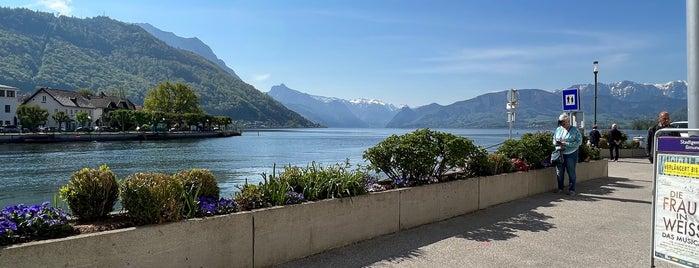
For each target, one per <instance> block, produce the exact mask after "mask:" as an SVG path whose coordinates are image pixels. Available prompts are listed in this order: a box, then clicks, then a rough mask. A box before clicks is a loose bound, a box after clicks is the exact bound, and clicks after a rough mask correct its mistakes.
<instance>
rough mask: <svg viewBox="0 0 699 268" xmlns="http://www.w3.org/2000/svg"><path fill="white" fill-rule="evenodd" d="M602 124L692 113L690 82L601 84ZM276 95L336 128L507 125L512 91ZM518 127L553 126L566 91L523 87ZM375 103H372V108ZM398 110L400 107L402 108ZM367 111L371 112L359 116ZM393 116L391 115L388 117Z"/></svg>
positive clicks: (590, 116) (584, 105)
mask: <svg viewBox="0 0 699 268" xmlns="http://www.w3.org/2000/svg"><path fill="white" fill-rule="evenodd" d="M597 87H598V88H597V123H598V125H601V126H602V127H601V128H608V126H611V124H612V123H619V124H622V125H623V124H629V123H630V122H632V121H634V120H641V121H645V122H649V121H655V120H656V118H657V114H658V113H659V112H660V111H663V110H667V111H670V112H671V114H672V115H673V118H674V119H676V120H680V119H686V118H687V100H686V98H687V83H686V82H685V81H672V82H668V83H664V84H641V83H636V82H632V81H621V82H616V83H610V84H604V83H598V84H597ZM567 88H578V89H579V92H580V98H581V100H580V104H581V114H583V116H584V118H585V122H586V123H587V124H588V128H589V126H590V124H591V123H592V122H593V121H594V110H595V108H594V102H595V101H594V85H591V84H579V85H572V86H569V87H567ZM268 94H269V95H270V96H272V97H273V98H275V99H276V100H278V101H279V102H281V103H283V104H284V105H286V106H287V107H288V108H289V109H291V110H294V111H296V112H297V113H299V114H301V115H303V116H305V117H306V118H308V119H309V120H311V121H314V122H317V123H321V124H324V125H327V126H332V127H362V126H371V127H389V128H424V127H429V128H507V127H508V126H509V123H508V122H507V112H508V110H507V109H506V103H507V102H508V99H507V94H508V91H507V90H505V91H501V92H493V93H486V94H483V95H480V96H477V97H475V98H472V99H469V100H464V101H459V102H455V103H453V104H449V105H439V104H436V103H432V104H428V105H424V106H420V107H415V108H410V107H407V106H404V107H402V108H400V109H398V108H396V106H394V105H392V104H390V103H386V102H382V101H375V100H374V101H371V102H372V103H374V104H373V105H372V106H364V105H356V104H355V103H362V102H357V101H352V100H342V99H337V98H332V97H323V96H312V95H308V94H305V93H302V92H299V91H296V90H292V89H289V88H288V87H286V86H285V85H283V84H282V85H279V86H274V87H272V89H271V90H270V92H268ZM517 94H518V96H519V98H518V103H517V108H516V109H515V110H514V111H515V115H516V117H515V122H514V126H515V127H518V128H544V129H546V128H552V127H554V126H555V125H556V120H557V117H558V115H559V114H560V113H562V110H563V96H562V90H556V91H553V92H551V91H545V90H541V89H520V90H517ZM369 107H370V108H369ZM396 109H398V110H396ZM358 114H363V115H365V117H359V116H357V115H358ZM387 118H391V119H387Z"/></svg>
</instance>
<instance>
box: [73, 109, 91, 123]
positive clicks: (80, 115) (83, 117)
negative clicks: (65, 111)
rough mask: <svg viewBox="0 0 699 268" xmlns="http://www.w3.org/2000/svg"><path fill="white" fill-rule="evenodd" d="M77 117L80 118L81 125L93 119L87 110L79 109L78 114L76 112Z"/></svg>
mask: <svg viewBox="0 0 699 268" xmlns="http://www.w3.org/2000/svg"><path fill="white" fill-rule="evenodd" d="M75 119H77V120H78V123H80V126H86V125H87V123H89V122H90V121H91V120H90V116H89V115H88V114H87V112H85V111H79V112H78V113H77V114H75Z"/></svg>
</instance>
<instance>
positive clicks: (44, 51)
mask: <svg viewBox="0 0 699 268" xmlns="http://www.w3.org/2000/svg"><path fill="white" fill-rule="evenodd" d="M0 59H2V60H0V84H4V85H9V86H14V87H18V88H20V89H21V92H20V93H30V92H33V91H34V90H35V89H36V88H38V87H50V88H57V89H67V90H76V89H81V88H89V89H91V90H93V91H109V90H121V89H123V91H124V92H125V93H126V95H127V97H128V98H129V99H131V100H132V101H133V102H134V103H137V104H141V103H143V98H144V96H145V94H146V92H147V91H148V90H149V89H152V88H154V87H155V86H156V85H157V84H158V83H160V82H163V81H170V82H184V83H186V84H187V85H188V86H190V87H191V88H193V89H194V90H195V91H196V92H197V94H199V95H200V96H201V105H202V107H203V108H204V109H205V110H206V111H207V112H208V113H210V114H214V115H228V116H230V117H231V118H233V120H242V121H248V122H251V121H261V122H263V123H264V124H266V125H267V126H286V127H308V126H314V124H313V123H312V122H310V121H308V120H306V119H304V118H303V117H301V116H300V115H298V114H297V113H295V112H293V111H291V110H289V109H287V108H286V107H284V106H283V105H282V104H280V103H279V102H277V101H276V100H274V99H273V98H271V97H269V96H267V95H266V94H264V93H262V92H260V91H258V90H257V89H255V88H254V87H253V86H251V85H249V84H247V83H245V82H243V81H242V80H240V79H238V78H237V77H234V76H232V75H231V74H229V73H227V72H226V71H225V70H223V69H222V68H221V67H219V66H217V65H216V64H214V63H212V62H210V61H208V60H206V59H204V58H202V57H200V56H198V55H196V54H194V53H191V52H188V51H185V50H181V49H176V48H173V47H170V46H168V45H167V44H165V43H164V42H162V41H160V40H158V39H156V38H155V37H153V36H152V35H151V34H149V33H148V32H146V31H145V30H143V29H142V28H141V27H139V26H136V25H133V24H127V23H123V22H119V21H116V20H113V19H110V18H108V17H95V18H87V19H78V18H72V17H66V16H54V15H53V14H51V13H44V12H34V11H31V10H28V9H9V8H0Z"/></svg>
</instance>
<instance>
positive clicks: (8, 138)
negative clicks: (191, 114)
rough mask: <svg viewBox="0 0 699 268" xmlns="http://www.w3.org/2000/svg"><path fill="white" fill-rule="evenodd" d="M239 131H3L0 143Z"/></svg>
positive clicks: (173, 136) (202, 135)
mask: <svg viewBox="0 0 699 268" xmlns="http://www.w3.org/2000/svg"><path fill="white" fill-rule="evenodd" d="M240 135H241V132H239V131H227V130H220V131H202V132H199V131H191V132H190V131H178V132H150V131H149V132H90V133H88V132H57V133H2V134H0V143H58V142H89V141H144V140H178V139H203V138H223V137H233V136H240Z"/></svg>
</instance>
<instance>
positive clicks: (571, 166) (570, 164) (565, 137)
mask: <svg viewBox="0 0 699 268" xmlns="http://www.w3.org/2000/svg"><path fill="white" fill-rule="evenodd" d="M580 144H582V134H580V131H579V130H578V128H576V127H574V126H571V125H570V118H569V117H568V115H567V114H566V113H563V114H561V115H560V116H558V127H557V128H556V131H555V132H554V133H553V145H554V146H555V147H556V150H561V156H562V157H563V162H562V163H558V164H556V180H557V182H558V189H557V190H556V193H561V192H563V188H564V183H563V182H564V176H565V171H567V172H568V180H569V181H570V185H569V186H568V194H569V195H571V196H574V195H575V179H576V174H575V167H576V165H577V164H578V148H579V147H580Z"/></svg>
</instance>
